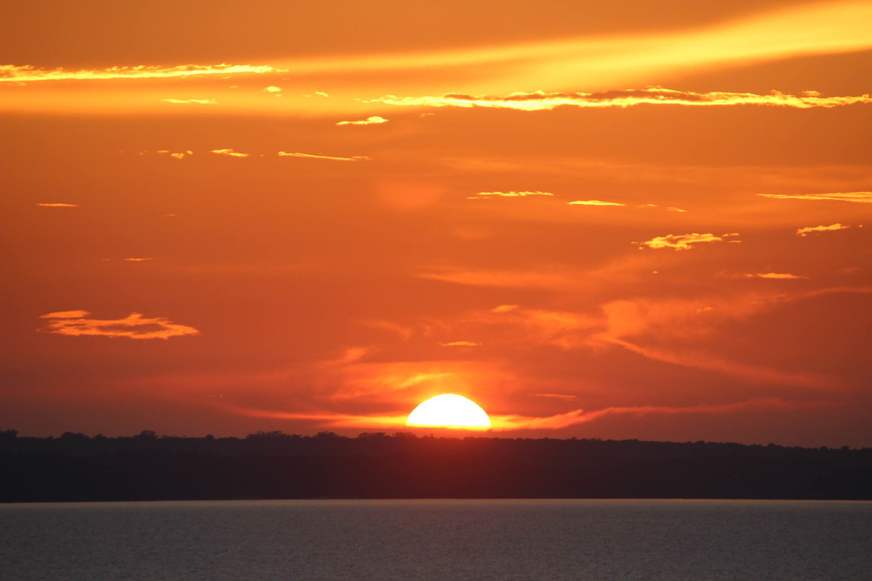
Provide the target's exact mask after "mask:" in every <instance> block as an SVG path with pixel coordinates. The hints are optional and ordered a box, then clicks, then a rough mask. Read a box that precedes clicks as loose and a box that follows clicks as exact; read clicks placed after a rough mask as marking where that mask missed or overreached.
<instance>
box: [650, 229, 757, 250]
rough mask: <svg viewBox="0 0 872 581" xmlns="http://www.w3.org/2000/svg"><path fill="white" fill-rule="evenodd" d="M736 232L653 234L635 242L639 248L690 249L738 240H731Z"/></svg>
mask: <svg viewBox="0 0 872 581" xmlns="http://www.w3.org/2000/svg"><path fill="white" fill-rule="evenodd" d="M738 235H739V234H738V233H737V232H731V233H727V234H712V233H711V232H705V233H699V232H691V233H690V234H666V235H664V236H655V237H654V238H652V239H651V240H646V241H645V242H637V243H636V244H638V245H639V247H640V248H642V247H646V248H651V249H653V250H662V249H671V250H692V249H693V247H694V245H697V244H709V243H712V242H733V243H737V242H740V241H739V240H731V238H734V237H736V236H738Z"/></svg>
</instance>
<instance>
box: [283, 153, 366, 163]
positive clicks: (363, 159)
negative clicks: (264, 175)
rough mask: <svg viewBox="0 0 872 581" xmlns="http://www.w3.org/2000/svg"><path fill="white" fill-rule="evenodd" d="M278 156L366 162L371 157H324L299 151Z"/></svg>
mask: <svg viewBox="0 0 872 581" xmlns="http://www.w3.org/2000/svg"><path fill="white" fill-rule="evenodd" d="M276 155H278V156H279V157H299V158H303V159H325V160H328V161H366V160H368V159H369V157H367V156H365V155H352V156H350V157H345V156H341V155H322V154H320V153H300V152H297V151H280V152H278V153H277V154H276Z"/></svg>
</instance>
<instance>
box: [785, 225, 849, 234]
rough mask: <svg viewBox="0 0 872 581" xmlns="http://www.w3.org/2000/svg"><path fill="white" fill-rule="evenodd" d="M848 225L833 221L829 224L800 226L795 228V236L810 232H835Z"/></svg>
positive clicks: (846, 227) (844, 228)
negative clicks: (833, 222)
mask: <svg viewBox="0 0 872 581" xmlns="http://www.w3.org/2000/svg"><path fill="white" fill-rule="evenodd" d="M849 228H850V226H845V225H844V224H840V223H838V222H837V223H835V224H830V225H829V226H823V225H821V226H803V227H802V228H797V229H796V235H797V236H803V237H805V236H808V235H809V234H811V233H812V232H836V231H838V230H847V229H849Z"/></svg>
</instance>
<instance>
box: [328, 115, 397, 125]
mask: <svg viewBox="0 0 872 581" xmlns="http://www.w3.org/2000/svg"><path fill="white" fill-rule="evenodd" d="M388 121H389V119H385V118H384V117H379V116H378V115H371V116H369V117H367V118H366V119H360V120H358V121H338V122H337V123H336V125H339V126H340V127H343V126H346V125H382V124H384V123H387V122H388Z"/></svg>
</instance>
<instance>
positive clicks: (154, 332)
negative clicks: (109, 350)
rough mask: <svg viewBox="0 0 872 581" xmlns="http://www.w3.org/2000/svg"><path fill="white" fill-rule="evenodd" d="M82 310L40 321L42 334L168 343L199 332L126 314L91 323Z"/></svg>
mask: <svg viewBox="0 0 872 581" xmlns="http://www.w3.org/2000/svg"><path fill="white" fill-rule="evenodd" d="M89 315H90V313H89V312H88V311H84V310H74V311H56V312H52V313H46V314H44V315H42V316H41V317H40V318H41V319H43V320H45V321H46V326H45V327H44V328H43V329H42V330H43V331H44V332H46V333H52V334H55V335H66V336H69V337H109V338H115V337H124V338H127V339H137V340H147V339H162V340H166V339H170V338H172V337H183V336H185V335H199V334H200V331H198V330H197V329H195V328H194V327H190V326H188V325H180V324H179V323H174V322H172V321H170V320H169V319H166V318H163V317H145V316H143V315H141V314H140V313H130V314H129V315H127V316H126V317H122V318H120V319H93V318H89V317H88V316H89Z"/></svg>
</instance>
